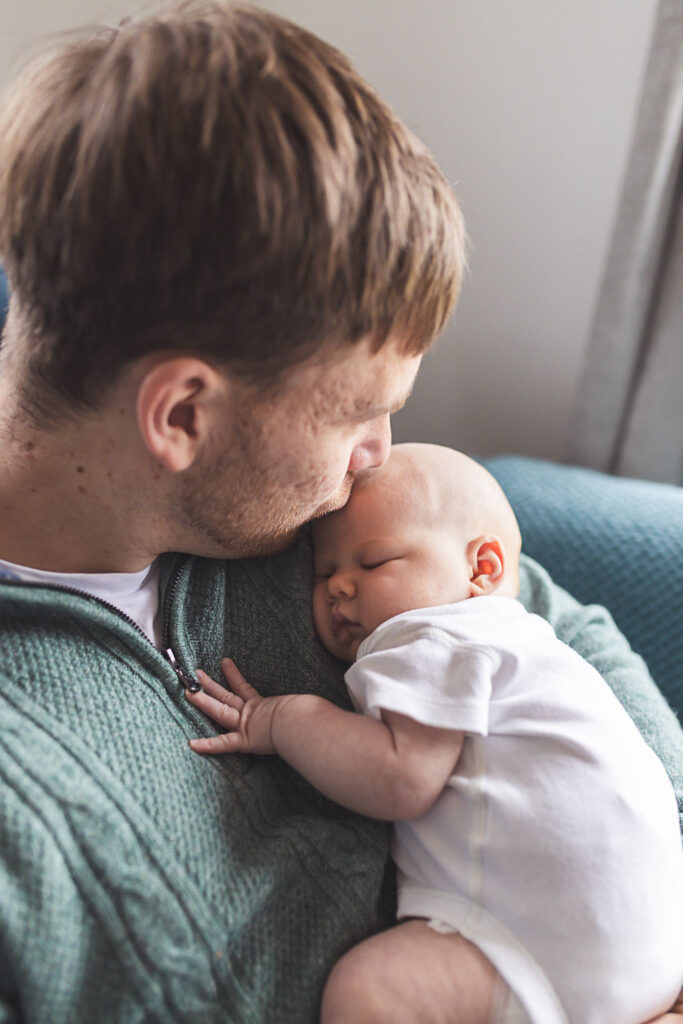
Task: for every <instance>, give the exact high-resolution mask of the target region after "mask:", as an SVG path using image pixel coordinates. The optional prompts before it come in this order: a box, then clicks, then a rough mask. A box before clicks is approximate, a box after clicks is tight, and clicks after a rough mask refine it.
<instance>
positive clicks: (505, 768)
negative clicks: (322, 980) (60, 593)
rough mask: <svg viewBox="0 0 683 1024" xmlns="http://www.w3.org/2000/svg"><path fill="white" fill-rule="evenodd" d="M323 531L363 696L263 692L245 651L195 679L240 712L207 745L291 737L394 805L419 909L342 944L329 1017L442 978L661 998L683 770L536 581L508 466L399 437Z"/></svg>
mask: <svg viewBox="0 0 683 1024" xmlns="http://www.w3.org/2000/svg"><path fill="white" fill-rule="evenodd" d="M313 542H314V557H315V584H314V594H313V614H314V620H315V625H316V628H317V630H318V633H319V636H320V639H321V640H322V642H323V643H324V645H325V646H326V647H327V649H328V650H329V651H330V652H331V653H332V654H333V655H335V656H336V657H337V658H340V659H342V660H343V661H345V662H353V664H352V665H351V666H350V668H349V669H348V671H347V672H346V676H345V680H346V684H347V686H348V689H349V693H350V696H351V700H352V702H353V705H354V707H355V708H356V710H357V711H361V712H363V714H362V715H355V714H353V713H352V712H348V711H343V710H341V709H340V708H338V707H336V706H334V705H332V704H329V703H328V702H326V701H324V700H323V699H322V698H319V697H316V696H312V695H306V694H294V695H288V696H278V697H270V698H263V697H261V696H260V695H259V694H258V693H257V691H256V690H254V688H253V687H251V686H250V685H249V684H248V683H247V682H246V681H245V680H244V678H243V677H242V676H241V675H240V673H239V672H238V670H237V668H236V667H235V666H234V664H233V663H232V662H230V661H229V660H227V659H226V661H225V662H224V664H223V670H224V674H225V678H226V680H227V683H228V685H229V687H230V689H229V690H228V689H226V688H225V686H223V685H219V684H218V683H216V682H214V681H213V680H211V679H210V678H209V677H208V676H207V675H206V674H205V673H198V676H199V678H200V682H201V683H202V686H203V691H204V692H201V693H197V694H191V693H188V694H187V697H188V700H190V701H191V702H192V703H193V704H194V705H195V706H196V707H198V708H201V710H202V711H204V712H206V714H208V715H209V716H211V717H212V718H213V719H214V720H215V721H216V722H218V723H219V724H220V725H222V726H223V727H226V728H227V729H228V731H227V732H226V733H224V734H223V735H220V736H215V737H211V738H206V739H199V740H193V741H191V744H190V745H191V747H192V748H193V749H194V750H195V751H198V752H200V753H221V752H234V751H243V752H249V753H253V754H274V753H276V754H279V755H280V756H281V757H283V758H284V759H285V760H286V761H287V762H288V763H289V764H291V765H292V766H293V767H294V768H296V769H297V770H298V771H299V772H301V774H302V775H303V776H304V777H305V778H306V779H308V780H309V781H310V782H311V783H312V784H313V785H315V786H316V787H317V788H318V789H319V790H321V791H322V792H323V793H325V794H326V795H327V796H328V797H330V798H331V799H333V800H336V801H338V802H339V803H341V804H344V805H345V806H347V807H349V808H351V809H352V810H355V811H358V812H360V813H361V814H365V815H370V816H373V817H377V818H382V819H386V820H390V821H393V822H394V823H395V824H394V833H393V845H392V853H393V857H394V860H395V862H396V866H397V872H398V918H399V921H400V922H401V923H399V924H398V925H397V926H396V927H395V928H393V929H389V930H387V931H385V932H382V933H380V934H379V935H375V936H373V937H372V938H370V939H368V940H366V941H365V942H363V943H361V944H360V945H359V946H357V947H356V948H355V949H352V950H351V951H350V952H349V953H348V954H347V955H346V956H345V957H344V958H343V959H342V960H341V961H340V962H339V964H338V965H337V966H336V967H335V969H334V970H333V972H332V974H331V976H330V978H329V980H328V984H327V987H326V989H325V993H324V996H323V1003H322V1020H323V1021H324V1022H325V1024H342V1022H344V1024H345V1022H348V1024H361V1022H364V1021H367V1022H370V1021H372V1022H376V1021H380V1020H381V1021H385V1020H386V1021H392V1022H396V1024H398V1022H400V1021H402V1020H404V1019H407V1018H406V1017H405V1013H404V1010H403V1009H402V1006H401V1003H402V1002H405V1001H406V993H409V994H410V995H409V999H410V1005H411V1007H412V1013H415V1012H416V1011H415V1006H416V1005H420V999H421V998H422V995H421V993H422V992H424V993H425V1000H427V999H428V1000H430V1001H431V1002H430V1004H429V1006H430V1013H431V1011H432V1009H433V1007H434V1006H435V1004H438V1002H439V1000H440V1001H441V1002H442V1003H443V1006H442V1007H441V1009H442V1010H443V1019H444V1020H448V1021H449V1022H450V1021H455V1022H460V1021H462V1022H468V1024H473V1022H479V1021H481V1022H484V1021H496V1022H506V1024H512V1022H524V1021H526V1022H529V1021H530V1022H532V1024H568V1022H570V1024H599V1022H600V1024H639V1022H641V1021H645V1020H647V1019H649V1018H651V1017H653V1016H655V1015H656V1014H657V1013H659V1012H662V1011H664V1010H665V1009H666V1008H667V1007H668V1006H669V1005H670V1004H671V1003H672V1002H673V1001H674V998H675V996H676V995H677V993H678V992H679V990H680V988H681V983H682V982H683V854H682V851H681V840H680V835H679V830H678V821H677V814H676V804H675V799H674V795H673V791H672V788H671V785H670V783H669V780H668V778H667V776H666V774H665V772H664V769H663V768H662V766H661V764H660V762H659V761H658V760H657V758H656V757H655V755H654V754H653V753H652V752H651V751H650V749H649V747H648V746H647V745H646V744H645V742H644V741H643V740H642V738H641V737H640V735H639V733H638V731H637V729H636V727H635V726H634V724H633V722H632V721H631V719H630V718H629V717H628V715H627V714H626V712H625V711H624V710H623V709H622V707H621V706H620V704H619V703H618V701H617V700H616V698H615V697H614V695H613V694H612V692H611V691H610V689H609V688H608V686H607V684H606V683H605V682H604V681H603V680H602V678H601V677H600V676H599V675H598V673H597V672H596V671H595V670H594V669H593V668H592V667H591V666H590V665H588V663H587V662H584V661H583V660H582V659H581V658H580V657H579V656H578V655H577V654H575V652H573V651H572V650H571V649H570V648H569V647H567V646H565V645H564V644H562V643H561V642H560V641H559V640H557V638H556V637H555V635H554V633H553V631H552V629H551V627H550V626H549V625H548V623H546V622H545V621H544V620H543V619H541V618H539V617H537V616H535V615H530V614H529V613H527V612H526V611H525V609H524V608H523V607H522V605H521V604H520V603H519V602H518V601H516V600H515V597H516V595H517V590H518V560H519V554H520V548H521V538H520V533H519V529H518V526H517V523H516V520H515V517H514V514H513V512H512V509H511V508H510V506H509V504H508V502H507V500H506V499H505V496H504V494H503V492H502V491H501V489H500V487H499V486H498V484H497V483H496V481H495V480H494V479H493V477H491V476H490V475H489V474H488V473H487V472H486V471H485V470H484V469H483V468H482V467H481V466H479V465H478V464H477V463H475V462H474V461H472V460H471V459H468V458H467V457H466V456H464V455H462V454H459V453H457V452H454V451H452V450H450V449H445V448H439V447H437V446H433V445H414V444H411V445H397V446H395V447H394V448H393V449H392V453H391V456H390V458H389V460H388V462H387V463H386V465H385V466H384V467H382V468H381V469H379V470H375V471H372V472H370V473H368V474H367V475H365V476H364V477H363V478H361V479H360V480H359V481H358V482H357V483H356V485H355V486H354V489H353V492H352V495H351V498H350V500H349V502H348V504H347V505H346V506H345V507H344V508H343V509H341V510H340V511H338V512H334V513H332V514H331V515H329V516H326V517H325V518H324V519H321V520H318V521H317V522H316V523H315V524H314V526H313ZM598 558H599V553H597V552H596V565H597V561H598ZM483 597H485V598H486V600H485V601H481V600H471V599H472V598H483ZM379 973H381V974H382V977H383V978H384V979H386V978H394V979H396V982H395V986H394V987H395V997H396V1006H392V1005H390V1004H391V995H390V994H389V995H387V990H389V993H391V988H392V986H391V985H386V984H384V985H383V986H379V985H378V982H377V978H378V977H379ZM373 986H374V987H375V988H377V989H378V990H379V989H380V987H381V993H382V994H381V1003H379V1001H378V1000H376V1001H375V1002H374V1003H373V995H374V990H373ZM426 1005H427V1004H426V1003H425V1007H426ZM412 1019H418V1018H417V1017H416V1016H415V1017H413V1018H412ZM419 1019H422V1018H419ZM426 1019H430V1020H431V1019H437V1018H436V1016H435V1015H434V1014H433V1013H432V1015H431V1016H426ZM438 1019H442V1018H441V1017H439V1018H438Z"/></svg>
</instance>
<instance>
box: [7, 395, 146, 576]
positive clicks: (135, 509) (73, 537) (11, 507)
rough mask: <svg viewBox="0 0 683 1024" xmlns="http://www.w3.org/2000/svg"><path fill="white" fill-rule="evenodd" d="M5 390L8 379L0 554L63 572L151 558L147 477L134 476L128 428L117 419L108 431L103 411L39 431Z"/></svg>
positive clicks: (120, 567)
mask: <svg viewBox="0 0 683 1024" xmlns="http://www.w3.org/2000/svg"><path fill="white" fill-rule="evenodd" d="M8 391H9V388H8V384H7V381H5V382H4V386H2V387H0V408H4V412H3V416H2V421H1V422H0V558H3V559H5V560H6V561H9V562H14V563H15V564H18V565H23V566H27V567H30V568H36V569H45V570H48V571H51V572H60V573H74V572H93V573H94V572H98V573H101V572H133V571H136V570H139V569H142V568H144V567H145V566H146V565H149V563H150V562H151V561H152V560H153V558H154V557H155V555H156V554H157V553H158V552H157V551H156V550H154V548H152V547H151V546H150V545H147V544H146V543H145V524H149V523H150V521H151V518H152V517H151V516H150V510H149V508H148V507H146V502H145V487H144V484H142V485H140V482H139V481H138V480H136V475H135V451H131V450H130V448H132V447H133V446H134V444H135V438H134V434H133V431H132V429H128V427H127V425H126V424H125V423H121V424H119V423H117V424H116V427H117V430H116V431H112V430H110V429H109V425H108V424H107V421H106V417H105V418H102V419H98V418H97V417H94V416H93V417H88V422H87V423H86V422H85V421H81V422H73V423H69V424H66V425H63V426H59V427H55V428H52V427H50V428H48V429H43V430H39V429H36V428H35V427H34V426H32V425H31V424H30V423H28V422H27V420H26V417H25V415H24V414H23V413H22V412H21V411H16V410H14V411H13V410H12V402H11V399H12V394H11V393H9V394H8V393H7V392H8ZM3 402H4V403H5V404H4V406H3V404H2V403H3ZM124 416H125V412H124V415H122V416H121V419H122V420H123V419H124ZM127 447H129V450H128V452H126V448H127ZM122 456H126V457H122Z"/></svg>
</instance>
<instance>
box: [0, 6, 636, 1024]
mask: <svg viewBox="0 0 683 1024" xmlns="http://www.w3.org/2000/svg"><path fill="white" fill-rule="evenodd" d="M0 135H1V137H2V139H3V147H2V155H1V156H0V254H1V255H2V259H3V262H4V264H5V267H6V269H7V271H8V276H9V279H10V284H11V294H12V298H11V304H10V310H9V315H8V323H7V327H6V330H5V333H4V336H3V342H2V349H1V350H0V359H1V362H0V453H1V454H0V460H1V465H2V470H1V473H0V559H2V563H0V568H2V571H3V582H2V584H0V590H1V593H0V597H1V603H0V649H1V650H2V654H3V657H2V665H3V671H2V681H1V682H0V702H1V703H2V717H1V719H0V721H1V723H2V724H1V726H0V779H1V782H0V787H1V788H0V821H1V825H0V828H1V834H2V837H3V838H2V863H1V865H0V871H2V885H1V886H0V900H2V904H3V906H2V938H1V943H0V944H1V948H2V954H3V971H2V972H1V973H0V1020H8V1021H18V1020H21V1021H25V1022H33V1021H40V1022H41V1024H42V1022H45V1021H49V1022H51V1024H53V1022H54V1024H59V1022H69V1024H72V1022H74V1021H88V1022H95V1024H96V1022H98V1021H102V1022H107V1024H117V1022H121V1024H124V1022H125V1024H130V1022H133V1021H152V1020H163V1021H168V1020H178V1021H183V1022H185V1021H193V1022H194V1021H196V1022H208V1021H240V1022H273V1024H276V1022H287V1024H290V1022H297V1021H309V1020H314V1019H315V1017H316V1013H317V1004H318V1000H319V995H320V991H321V989H322V985H323V983H324V980H325V977H326V975H327V973H328V972H329V970H330V968H331V966H332V965H333V963H334V962H335V960H336V959H337V958H338V957H339V956H340V955H341V954H342V953H343V952H344V951H345V950H346V949H348V948H349V946H350V945H351V944H352V943H354V942H355V941H357V940H358V939H359V938H361V937H363V936H364V935H367V934H369V933H370V932H371V931H373V930H376V929H377V927H379V926H380V925H381V924H382V923H385V922H386V921H387V920H388V919H389V917H390V913H391V885H390V879H389V884H387V885H386V886H385V887H384V889H382V878H383V872H384V864H385V859H386V852H387V845H386V841H387V835H386V831H385V829H384V827H383V826H381V825H379V824H377V823H373V822H369V821H366V820H364V819H359V818H357V817H356V816H355V815H353V814H350V813H348V812H346V811H343V810H342V809H340V808H338V807H335V806H333V805H331V804H329V803H327V802H326V801H325V800H323V799H322V798H321V797H319V796H317V795H316V794H315V793H314V792H312V791H311V790H310V788H309V787H308V786H306V785H305V784H304V783H302V782H301V781H300V780H298V779H297V778H296V777H295V776H294V775H293V774H292V773H291V772H289V770H288V769H287V768H286V767H285V766H284V765H282V764H281V763H279V762H274V763H272V764H271V763H264V764H251V763H249V761H248V760H240V761H236V762H231V763H230V764H223V763H221V764H218V763H216V762H214V761H211V760H210V759H209V760H204V761H203V760H201V759H199V758H196V757H194V756H193V755H192V754H191V752H190V751H189V750H188V747H187V742H186V741H187V739H188V738H189V737H191V736H195V735H197V731H198V730H201V731H203V732H204V733H206V734H210V732H211V727H210V725H209V724H208V722H207V720H206V719H204V718H203V717H202V716H201V715H199V714H198V713H197V712H196V711H195V710H194V709H193V708H192V707H190V706H189V704H188V702H187V701H186V700H185V698H184V697H183V691H184V688H185V687H186V686H187V685H192V683H193V681H194V675H193V670H194V668H195V667H198V666H201V667H202V668H205V669H206V670H207V671H209V672H213V673H214V674H215V673H216V672H217V671H218V666H219V661H220V658H221V657H222V656H223V655H225V654H226V653H230V655H231V656H232V657H233V658H234V659H235V661H236V662H237V664H241V665H243V666H244V667H245V669H246V668H247V666H248V670H249V674H250V677H251V678H252V680H253V681H254V683H255V684H256V685H257V686H258V687H259V688H260V689H261V690H262V691H263V692H265V693H274V692H286V691H289V690H296V689H301V690H308V689H311V690H315V691H316V692H319V693H321V694H322V695H324V696H327V697H329V698H330V699H332V700H335V701H337V702H338V703H342V702H343V701H344V699H345V698H344V696H343V685H342V682H341V671H340V666H339V665H337V664H336V663H335V662H334V660H333V659H331V658H330V657H329V656H328V655H327V654H326V653H325V652H324V651H323V650H322V648H321V647H320V646H319V645H318V644H317V642H316V641H315V639H314V637H313V634H312V629H311V624H310V612H309V604H310V563H309V554H308V545H307V540H306V537H305V535H302V536H298V537H297V530H298V528H299V527H300V526H301V525H302V524H303V523H305V522H306V521H308V520H309V519H311V518H313V517H315V516H318V515H322V514H323V513H324V512H326V511H328V510H330V509H333V508H336V507H339V506H340V505H342V504H343V503H344V502H345V500H346V498H347V497H348V494H349V491H350V488H351V486H352V483H353V478H354V476H355V475H356V474H357V473H358V472H359V471H360V470H362V469H367V468H369V467H373V466H378V465H380V464H381V463H382V462H383V461H384V460H385V458H386V456H387V452H388V447H389V442H390V433H389V416H390V414H391V412H392V411H394V410H396V409H397V408H399V407H400V406H401V405H402V404H403V402H404V401H405V400H406V398H407V396H408V394H409V392H410V388H411V386H412V383H413V380H414V377H415V374H416V372H417V369H418V366H419V363H420V359H421V356H422V353H423V352H424V351H425V349H426V348H427V347H428V346H429V344H430V342H431V340H432V339H433V337H434V336H435V335H436V334H437V333H438V332H439V330H440V329H441V327H442V326H443V324H444V322H445V320H446V319H447V317H448V315H449V313H450V311H451V309H452V307H453V304H454V302H455V299H456V296H457V292H458V288H459V284H460V277H461V273H462V265H463V230H462V224H461V219H460V215H459V212H458V208H457V205H456V203H455V200H454V198H453V196H452V194H451V192H450V190H449V188H448V186H447V184H446V182H445V181H444V179H443V177H442V176H441V174H440V173H439V171H438V170H437V168H436V167H435V165H434V163H433V160H432V159H431V157H430V156H429V154H428V153H427V152H426V151H425V149H424V147H423V146H421V144H420V143H419V142H418V141H417V140H416V139H414V137H413V136H412V135H411V134H410V133H409V132H408V131H407V130H406V129H405V128H404V127H403V126H402V125H401V124H400V123H399V122H398V121H397V120H396V118H395V117H394V116H393V115H392V113H391V112H390V111H389V110H388V108H387V107H386V106H385V105H384V104H383V103H382V102H381V101H380V100H379V99H378V97H377V96H376V95H375V94H374V93H373V92H372V90H371V89H370V88H369V87H368V86H367V85H366V84H365V83H364V82H363V81H362V80H361V79H360V78H359V77H358V76H357V75H356V74H355V72H354V71H353V70H352V69H351V68H350V67H349V65H348V63H347V61H346V60H345V59H344V58H343V57H342V56H341V55H340V54H338V53H337V52H336V51H334V50H333V49H332V48H330V47H328V46H326V45H325V44H324V43H322V42H321V41H320V40H318V39H316V38H315V37H313V36H311V35H309V34H308V33H306V32H304V31H303V30H301V29H298V28H296V27H295V26H292V25H290V24H289V23H287V22H284V21H282V20H280V19H278V18H276V17H274V16H272V15H269V14H266V13H264V12H258V11H254V10H250V9H248V8H226V7H223V6H220V5H217V4H211V3H208V4H202V5H197V4H190V5H183V6H182V7H181V8H178V9H176V10H174V11H171V12H169V13H168V15H166V16H162V17H159V18H152V19H149V20H146V21H144V20H143V21H139V22H127V23H125V24H124V25H123V26H121V27H120V28H119V29H117V30H113V31H110V32H105V33H102V34H100V35H98V36H95V37H88V38H84V39H81V40H80V41H77V42H74V43H73V44H70V45H68V46H65V47H63V48H61V49H60V50H58V51H57V52H56V53H54V54H52V55H51V56H50V57H49V58H47V59H45V60H44V61H43V62H42V64H41V65H40V66H38V67H36V68H33V69H32V70H31V71H30V72H29V73H28V74H27V75H25V76H24V77H23V78H22V79H21V80H20V82H19V83H18V84H17V87H16V89H15V91H14V93H13V94H12V95H11V96H10V98H9V100H8V102H7V104H6V106H5V109H4V111H3V113H2V116H1V118H0ZM174 551H182V552H188V553H189V555H190V556H192V557H189V556H180V557H176V556H173V555H170V554H168V553H169V552H174ZM278 552H279V554H277V557H275V558H256V557H254V556H263V555H271V554H276V553H278ZM243 556H249V557H248V558H246V559H245V560H240V559H242V557H243ZM225 559H227V561H225ZM528 573H529V579H530V580H531V579H532V578H533V580H534V594H535V597H534V600H535V601H536V602H537V606H538V607H539V608H540V606H541V605H542V604H543V602H544V601H549V598H550V595H553V596H554V597H557V600H558V602H559V605H558V607H559V606H561V605H562V600H563V599H562V598H561V596H558V595H555V593H554V591H552V587H551V584H550V583H547V582H546V583H544V582H543V577H542V574H539V573H538V571H537V570H535V569H534V568H533V567H529V568H528ZM534 574H536V575H534ZM562 607H563V609H564V612H565V613H566V616H568V618H567V620H566V621H567V622H569V620H571V631H572V633H573V634H574V636H575V643H576V644H577V646H579V647H581V643H582V639H583V640H585V639H586V636H587V635H588V634H590V636H591V637H592V639H593V641H595V637H596V631H597V634H598V636H599V637H602V640H601V641H600V642H599V643H598V645H597V646H598V650H600V649H604V648H605V647H609V645H610V643H611V642H612V640H613V639H614V634H613V632H612V631H611V627H610V626H609V625H604V624H602V623H601V622H600V621H597V620H596V619H595V617H594V616H593V614H592V613H587V612H582V611H581V610H580V609H578V607H575V606H573V605H572V606H562ZM617 639H618V638H617ZM594 649H595V648H594ZM620 657H621V659H622V662H620V664H621V663H623V664H626V665H627V666H628V668H629V671H631V669H632V668H633V666H632V665H631V661H630V657H629V655H628V654H623V653H622V654H621V655H620ZM617 671H618V670H617ZM635 671H636V672H637V673H639V672H640V669H639V668H638V669H636V670H635ZM638 680H639V682H638V685H639V686H640V687H641V688H644V689H645V690H647V688H648V687H649V686H651V684H650V683H649V681H648V680H647V678H643V676H642V675H639V676H638ZM381 891H382V892H383V896H382V898H381V899H380V893H381Z"/></svg>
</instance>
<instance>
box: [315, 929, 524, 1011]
mask: <svg viewBox="0 0 683 1024" xmlns="http://www.w3.org/2000/svg"><path fill="white" fill-rule="evenodd" d="M506 991H507V988H506V986H505V983H504V982H503V980H502V978H501V977H500V975H499V974H498V972H497V971H496V970H495V968H494V967H493V966H492V965H491V963H490V962H489V961H488V960H487V959H486V957H485V956H484V955H483V954H482V953H481V952H480V951H479V950H478V949H477V948H476V946H473V945H472V944H471V943H470V942H467V940H466V939H463V937H462V935H458V934H457V933H449V934H445V935H444V934H441V933H439V932H436V931H434V929H433V928H430V926H429V925H428V924H427V922H426V921H418V920H410V921H406V922H404V923H403V924H399V925H397V926H396V927H395V928H391V929H389V931H386V932H380V933H379V935H373V936H372V938H370V939H366V941H365V942H361V943H360V945H358V946H355V947H354V948H353V949H351V950H350V951H349V952H348V953H347V954H346V956H344V957H342V959H341V960H340V961H339V963H338V964H336V966H335V967H334V969H333V971H332V973H331V974H330V977H329V978H328V980H327V985H326V986H325V991H324V993H323V1001H322V1010H321V1017H320V1021H321V1024H493V1021H494V1020H495V1019H496V1016H497V1009H496V1007H497V1006H499V1005H500V1002H501V1000H504V998H505V993H506Z"/></svg>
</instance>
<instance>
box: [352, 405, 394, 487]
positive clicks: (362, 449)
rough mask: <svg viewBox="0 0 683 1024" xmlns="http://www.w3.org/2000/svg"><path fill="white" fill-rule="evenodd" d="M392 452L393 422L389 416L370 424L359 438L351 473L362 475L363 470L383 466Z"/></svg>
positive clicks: (353, 456)
mask: <svg viewBox="0 0 683 1024" xmlns="http://www.w3.org/2000/svg"><path fill="white" fill-rule="evenodd" d="M390 450H391V422H390V420H389V415H388V414H387V415H386V416H381V417H380V418H379V419H376V420H372V422H371V423H369V424H368V427H367V431H366V432H365V433H364V434H363V435H362V436H361V437H360V438H359V440H358V441H357V443H356V445H355V446H354V448H353V451H352V452H351V457H350V459H349V468H348V472H349V473H360V472H361V470H363V469H376V468H377V467H378V466H383V465H384V463H385V462H386V461H387V459H388V458H389V452H390Z"/></svg>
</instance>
